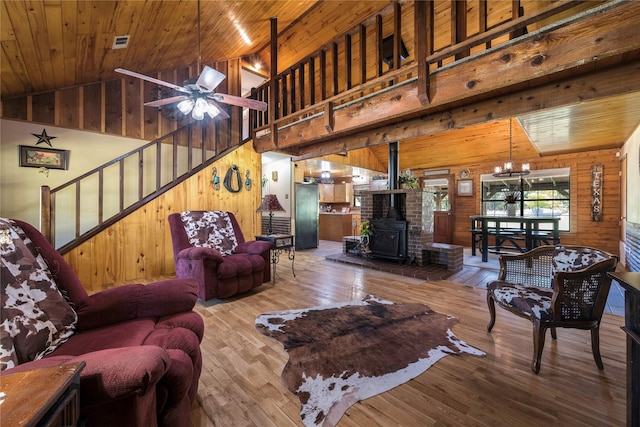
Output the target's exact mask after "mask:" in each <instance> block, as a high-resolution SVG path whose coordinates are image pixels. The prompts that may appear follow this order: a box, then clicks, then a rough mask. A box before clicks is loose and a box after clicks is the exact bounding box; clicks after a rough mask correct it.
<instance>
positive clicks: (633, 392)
mask: <svg viewBox="0 0 640 427" xmlns="http://www.w3.org/2000/svg"><path fill="white" fill-rule="evenodd" d="M607 274H608V275H609V276H611V277H612V278H613V280H615V281H616V282H618V283H620V285H621V286H622V287H623V288H624V306H625V309H624V326H623V327H622V330H623V331H624V332H625V333H626V334H627V426H628V427H639V426H640V273H631V272H617V273H607Z"/></svg>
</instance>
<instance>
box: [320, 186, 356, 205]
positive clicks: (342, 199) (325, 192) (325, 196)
mask: <svg viewBox="0 0 640 427" xmlns="http://www.w3.org/2000/svg"><path fill="white" fill-rule="evenodd" d="M350 202H351V184H320V203H350Z"/></svg>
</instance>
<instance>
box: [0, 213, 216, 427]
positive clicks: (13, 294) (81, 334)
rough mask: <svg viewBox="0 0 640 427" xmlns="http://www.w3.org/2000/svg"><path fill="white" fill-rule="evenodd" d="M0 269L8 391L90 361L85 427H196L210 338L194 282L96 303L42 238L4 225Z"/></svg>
mask: <svg viewBox="0 0 640 427" xmlns="http://www.w3.org/2000/svg"><path fill="white" fill-rule="evenodd" d="M0 270H1V277H2V286H1V287H0V291H1V292H0V294H1V295H0V296H1V298H0V301H1V303H2V304H1V307H0V314H1V317H2V322H0V370H1V371H2V372H1V373H0V383H2V381H3V378H2V376H4V375H10V374H13V373H17V372H23V371H27V370H32V369H38V368H47V367H53V366H59V365H64V364H67V363H77V362H81V361H82V362H85V364H86V365H85V367H84V369H83V370H82V372H81V373H80V389H81V399H80V414H79V415H80V417H81V418H82V420H81V421H82V425H85V424H86V425H88V426H98V427H100V426H136V427H145V426H149V427H157V426H167V427H169V426H171V427H174V426H184V427H187V426H188V425H189V423H190V416H191V405H192V404H193V402H195V399H196V395H197V391H198V380H199V378H200V372H201V370H202V355H201V352H200V342H201V341H202V338H203V334H204V322H203V320H202V317H200V315H199V314H198V313H197V312H195V311H193V307H194V305H195V304H196V301H197V298H198V296H197V291H198V285H197V283H196V282H195V281H194V280H186V279H168V280H162V281H158V282H153V283H149V284H147V285H142V284H129V285H122V286H118V287H115V288H110V289H106V290H103V291H101V292H97V293H94V294H92V295H88V294H87V292H86V290H85V288H84V287H83V285H82V283H81V282H80V280H79V279H78V276H77V275H76V274H75V272H74V271H73V270H72V269H71V266H69V264H67V262H66V261H65V260H64V258H62V256H61V255H60V254H59V253H58V252H57V251H56V250H55V248H54V247H53V246H52V245H51V244H50V243H49V242H48V241H47V240H46V239H45V237H44V236H43V235H42V234H41V233H40V232H39V231H38V230H37V229H35V228H34V227H33V226H31V225H29V224H27V223H25V222H22V221H18V220H10V219H6V218H0ZM46 386H47V385H46V384H43V385H42V387H46ZM70 415H71V414H70Z"/></svg>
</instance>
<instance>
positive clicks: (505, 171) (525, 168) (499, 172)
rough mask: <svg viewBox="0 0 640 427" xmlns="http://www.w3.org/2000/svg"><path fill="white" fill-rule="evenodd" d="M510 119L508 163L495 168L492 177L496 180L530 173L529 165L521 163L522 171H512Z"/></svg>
mask: <svg viewBox="0 0 640 427" xmlns="http://www.w3.org/2000/svg"><path fill="white" fill-rule="evenodd" d="M511 120H512V119H511V118H509V161H508V162H505V163H504V165H503V166H496V168H495V173H494V174H493V176H495V177H498V178H510V177H514V176H524V175H529V173H531V171H530V170H529V163H523V164H522V169H520V170H518V169H514V168H513V158H512V148H513V137H512V129H511V128H512V126H511Z"/></svg>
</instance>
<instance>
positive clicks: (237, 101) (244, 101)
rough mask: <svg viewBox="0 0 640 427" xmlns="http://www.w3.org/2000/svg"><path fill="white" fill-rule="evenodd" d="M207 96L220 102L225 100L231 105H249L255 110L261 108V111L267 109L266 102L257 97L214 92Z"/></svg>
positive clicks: (248, 106)
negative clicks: (258, 99) (251, 97)
mask: <svg viewBox="0 0 640 427" xmlns="http://www.w3.org/2000/svg"><path fill="white" fill-rule="evenodd" d="M207 96H208V97H209V98H211V99H214V100H216V101H218V102H223V103H225V104H229V105H237V106H238V107H247V108H251V109H253V110H259V111H266V110H267V103H266V102H262V101H257V100H255V99H250V98H243V97H241V96H234V95H227V94H224V93H214V94H211V95H207Z"/></svg>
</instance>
